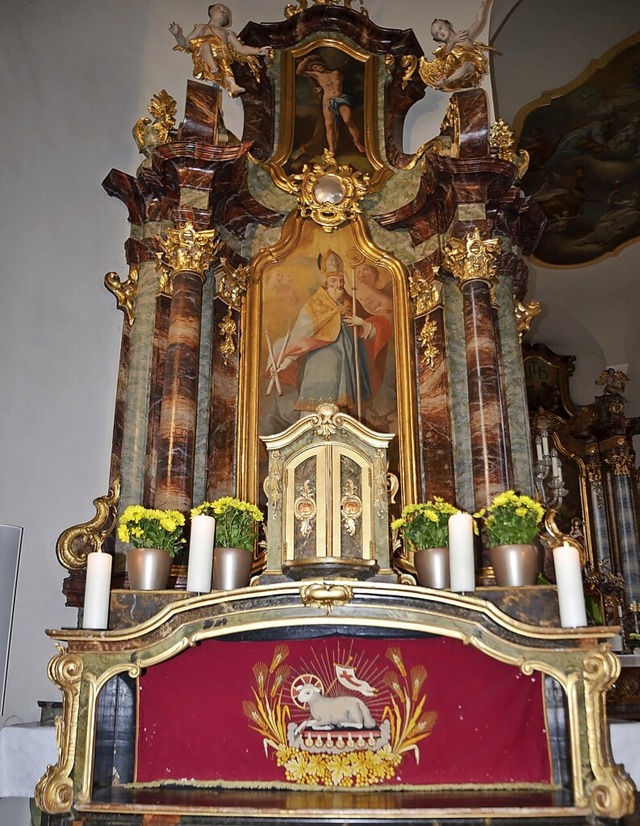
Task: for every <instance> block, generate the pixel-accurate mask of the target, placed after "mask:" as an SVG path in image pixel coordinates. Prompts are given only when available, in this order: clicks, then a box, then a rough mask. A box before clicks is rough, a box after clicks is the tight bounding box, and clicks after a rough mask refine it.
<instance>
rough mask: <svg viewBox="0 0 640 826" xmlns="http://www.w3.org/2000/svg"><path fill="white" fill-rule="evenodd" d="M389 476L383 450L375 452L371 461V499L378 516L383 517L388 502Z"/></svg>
mask: <svg viewBox="0 0 640 826" xmlns="http://www.w3.org/2000/svg"><path fill="white" fill-rule="evenodd" d="M390 475H391V476H393V474H389V473H388V472H387V457H386V451H385V450H380V449H378V450H376V452H375V456H374V460H373V483H374V487H373V498H374V502H375V505H376V512H377V514H378V516H385V514H386V513H387V510H388V501H389V482H390V479H389V476H390Z"/></svg>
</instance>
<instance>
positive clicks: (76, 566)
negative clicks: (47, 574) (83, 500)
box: [56, 479, 120, 571]
mask: <svg viewBox="0 0 640 826" xmlns="http://www.w3.org/2000/svg"><path fill="white" fill-rule="evenodd" d="M119 499H120V479H116V480H115V481H114V483H113V487H111V488H109V492H108V493H107V495H106V496H99V497H98V498H97V499H94V500H93V505H94V507H95V509H96V515H95V516H94V517H93V519H90V520H89V521H88V522H81V523H80V524H79V525H74V526H73V527H71V528H67V530H66V531H63V532H62V533H61V534H60V536H59V537H58V541H57V543H56V554H57V556H58V561H59V562H60V564H61V565H62V566H63V567H64V568H68V569H69V570H70V571H73V570H82V568H85V567H86V564H87V554H88V553H89V552H90V551H98V550H100V549H101V548H102V545H103V543H104V541H105V540H106V539H107V537H108V536H109V535H110V534H111V533H112V532H113V530H114V528H115V526H116V521H117V518H118V501H119Z"/></svg>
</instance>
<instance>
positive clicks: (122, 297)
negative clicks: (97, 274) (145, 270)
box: [104, 264, 140, 327]
mask: <svg viewBox="0 0 640 826" xmlns="http://www.w3.org/2000/svg"><path fill="white" fill-rule="evenodd" d="M139 276H140V270H139V268H138V266H137V264H132V265H131V266H130V267H129V276H128V278H127V279H126V280H125V281H120V276H119V275H118V273H117V272H108V273H107V274H106V275H105V277H104V286H105V287H106V288H107V289H108V290H109V292H110V293H111V294H112V295H114V296H115V299H116V306H117V307H118V309H119V310H123V311H124V314H125V316H126V318H127V323H128V324H129V327H133V322H134V321H135V320H136V311H135V303H136V296H137V294H138V279H139Z"/></svg>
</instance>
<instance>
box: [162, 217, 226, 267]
mask: <svg viewBox="0 0 640 826" xmlns="http://www.w3.org/2000/svg"><path fill="white" fill-rule="evenodd" d="M220 244H221V241H220V239H219V238H218V233H217V231H216V230H215V229H206V230H196V228H195V227H194V225H193V224H192V223H191V221H186V222H185V223H184V224H182V225H181V226H179V227H177V228H175V229H167V230H166V232H165V235H164V236H160V247H161V251H160V252H157V253H156V259H157V260H156V268H157V269H158V271H159V272H160V273H161V274H162V275H163V276H164V277H165V278H166V279H168V280H169V281H171V280H172V279H173V276H174V275H175V274H176V273H179V272H192V273H195V274H196V275H198V276H200V278H201V279H202V281H204V279H205V276H206V272H207V270H208V269H209V267H210V266H211V258H212V256H213V255H214V254H215V253H216V251H217V250H218V248H219V247H220Z"/></svg>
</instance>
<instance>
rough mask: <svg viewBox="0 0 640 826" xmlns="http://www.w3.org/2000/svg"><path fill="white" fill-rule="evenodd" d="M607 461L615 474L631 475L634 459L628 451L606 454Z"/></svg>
mask: <svg viewBox="0 0 640 826" xmlns="http://www.w3.org/2000/svg"><path fill="white" fill-rule="evenodd" d="M604 461H605V463H606V464H607V465H608V466H609V467H610V468H611V469H612V470H613V475H614V476H631V474H632V472H633V461H632V458H631V455H630V454H629V453H627V452H626V451H614V452H612V453H610V454H609V455H608V456H605V460H604Z"/></svg>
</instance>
